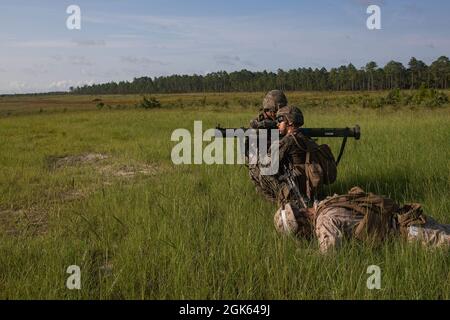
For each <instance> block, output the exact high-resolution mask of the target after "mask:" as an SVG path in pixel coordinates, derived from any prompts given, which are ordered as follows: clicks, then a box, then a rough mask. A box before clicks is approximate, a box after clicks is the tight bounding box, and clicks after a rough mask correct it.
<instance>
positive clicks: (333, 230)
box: [314, 207, 450, 253]
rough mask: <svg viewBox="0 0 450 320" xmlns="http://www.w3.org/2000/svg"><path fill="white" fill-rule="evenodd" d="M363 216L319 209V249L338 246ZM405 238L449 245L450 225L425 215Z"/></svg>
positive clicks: (394, 223)
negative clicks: (439, 222) (423, 221)
mask: <svg viewBox="0 0 450 320" xmlns="http://www.w3.org/2000/svg"><path fill="white" fill-rule="evenodd" d="M363 218H364V216H363V215H362V214H360V213H355V212H354V211H352V210H350V209H347V208H336V207H330V208H326V209H324V210H321V211H320V212H319V214H318V215H317V216H316V220H315V227H314V231H315V234H316V237H317V240H318V242H319V248H320V251H321V252H323V253H325V252H328V251H330V250H331V249H333V248H336V249H337V248H339V246H340V245H341V243H342V240H343V239H344V238H347V239H349V238H351V237H352V236H353V231H354V230H355V227H356V226H357V225H358V224H359V223H360V222H361V220H362V219H363ZM391 228H392V231H393V232H394V233H397V234H399V225H398V221H397V219H395V218H394V219H393V220H392V224H391ZM407 230H408V233H407V235H404V236H406V239H407V240H408V241H409V242H412V241H419V242H420V243H422V244H423V245H426V246H435V247H439V246H444V245H450V225H448V224H447V225H444V224H438V223H437V222H436V221H435V220H434V219H433V218H430V217H427V219H426V223H425V224H422V225H411V226H408V227H407Z"/></svg>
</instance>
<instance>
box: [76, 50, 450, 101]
mask: <svg viewBox="0 0 450 320" xmlns="http://www.w3.org/2000/svg"><path fill="white" fill-rule="evenodd" d="M449 80H450V60H449V58H448V57H446V56H441V57H439V58H438V59H436V60H435V61H434V62H432V63H431V65H429V66H428V65H427V64H426V63H424V62H423V61H421V60H418V59H416V58H414V57H413V58H411V59H410V61H409V63H408V66H407V67H405V66H403V64H402V63H401V62H397V61H390V62H388V63H387V64H386V65H385V66H384V67H379V66H378V65H377V63H376V62H374V61H371V62H369V63H367V64H366V65H365V66H364V67H361V68H360V69H357V68H356V67H355V66H354V65H353V64H351V63H350V64H349V65H342V66H340V67H338V68H331V69H330V70H329V71H328V70H327V69H326V68H321V69H319V68H315V69H312V68H298V69H291V70H288V71H284V70H282V69H278V71H277V72H276V73H275V72H268V71H258V72H252V71H249V70H245V69H244V70H240V71H234V72H230V73H228V72H226V71H219V72H212V73H208V74H206V75H197V74H194V75H170V76H161V77H154V78H151V77H140V78H134V79H133V81H120V82H108V83H103V84H93V85H84V86H81V87H76V88H74V87H71V88H70V91H71V92H72V93H75V94H129V93H131V94H141V93H189V92H236V91H237V92H251V91H268V90H272V89H274V88H277V89H281V90H287V91H327V90H334V91H361V90H391V89H418V88H419V87H421V86H422V87H428V88H435V89H447V88H449Z"/></svg>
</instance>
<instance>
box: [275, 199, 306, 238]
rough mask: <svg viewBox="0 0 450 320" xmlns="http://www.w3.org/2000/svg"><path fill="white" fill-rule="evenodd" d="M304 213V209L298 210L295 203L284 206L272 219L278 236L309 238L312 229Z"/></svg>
mask: <svg viewBox="0 0 450 320" xmlns="http://www.w3.org/2000/svg"><path fill="white" fill-rule="evenodd" d="M305 213H306V209H300V208H299V206H298V205H297V204H296V203H295V201H294V202H289V203H287V204H285V205H284V209H283V207H280V208H279V209H278V210H277V212H276V213H275V216H274V217H273V222H274V224H275V229H276V230H277V232H278V233H280V234H284V235H295V236H297V237H304V238H308V239H309V238H311V236H312V234H313V228H314V227H313V225H312V224H311V222H310V221H309V220H308V218H307V217H306V215H305Z"/></svg>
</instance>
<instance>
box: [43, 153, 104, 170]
mask: <svg viewBox="0 0 450 320" xmlns="http://www.w3.org/2000/svg"><path fill="white" fill-rule="evenodd" d="M108 158H109V156H108V155H106V154H102V153H84V154H81V155H71V156H48V157H46V159H45V164H46V167H47V168H48V169H49V170H56V169H59V168H63V167H68V166H77V165H83V164H94V163H97V162H99V161H101V160H105V159H108Z"/></svg>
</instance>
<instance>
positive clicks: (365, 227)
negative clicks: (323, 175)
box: [317, 187, 400, 241]
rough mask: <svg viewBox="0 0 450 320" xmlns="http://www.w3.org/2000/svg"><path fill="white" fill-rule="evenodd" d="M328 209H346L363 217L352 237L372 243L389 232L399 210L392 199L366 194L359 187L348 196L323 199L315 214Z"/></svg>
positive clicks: (381, 238)
mask: <svg viewBox="0 0 450 320" xmlns="http://www.w3.org/2000/svg"><path fill="white" fill-rule="evenodd" d="M330 207H339V208H346V209H350V210H352V211H353V212H354V213H355V214H361V215H363V216H364V217H363V219H362V220H361V222H360V223H359V224H358V225H357V226H356V227H355V229H354V230H353V235H354V236H355V238H357V239H359V240H372V241H381V240H383V239H384V238H385V237H386V236H387V235H388V234H389V233H390V232H391V230H392V229H393V226H395V217H396V216H397V213H398V211H399V209H400V208H399V206H398V205H397V204H396V203H395V202H394V201H393V200H392V199H389V198H387V197H384V196H380V195H376V194H373V193H366V192H364V190H362V189H361V188H359V187H353V188H352V189H351V190H350V191H349V192H348V194H344V195H339V196H338V195H337V196H334V197H330V198H327V199H325V200H324V201H322V202H321V203H320V204H319V206H318V208H317V213H318V214H320V211H321V210H324V209H326V208H330Z"/></svg>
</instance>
